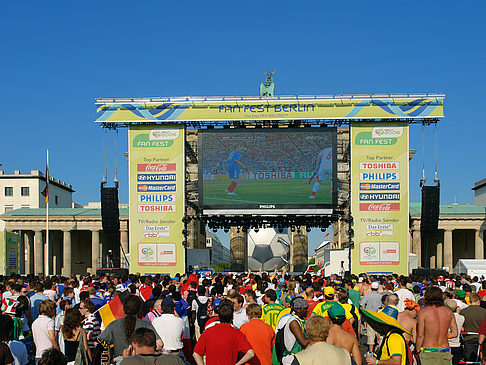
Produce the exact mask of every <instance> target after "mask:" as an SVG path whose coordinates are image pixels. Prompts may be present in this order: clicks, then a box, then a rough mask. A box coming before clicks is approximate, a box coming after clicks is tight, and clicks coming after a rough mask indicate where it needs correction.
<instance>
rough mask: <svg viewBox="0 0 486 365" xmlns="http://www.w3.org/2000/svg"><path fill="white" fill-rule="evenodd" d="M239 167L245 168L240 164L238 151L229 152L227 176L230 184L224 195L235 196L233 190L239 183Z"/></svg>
mask: <svg viewBox="0 0 486 365" xmlns="http://www.w3.org/2000/svg"><path fill="white" fill-rule="evenodd" d="M240 167H241V168H245V166H244V165H243V164H242V163H241V162H240V155H239V153H238V151H233V152H231V153H230V155H229V158H228V176H229V178H230V180H231V184H230V185H229V186H228V188H227V189H226V193H227V194H228V195H236V193H235V189H236V186H237V185H238V183H239V182H240Z"/></svg>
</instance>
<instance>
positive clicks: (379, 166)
mask: <svg viewBox="0 0 486 365" xmlns="http://www.w3.org/2000/svg"><path fill="white" fill-rule="evenodd" d="M359 169H360V170H399V169H400V163H399V162H360V163H359Z"/></svg>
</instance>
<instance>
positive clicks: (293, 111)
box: [96, 94, 444, 123]
mask: <svg viewBox="0 0 486 365" xmlns="http://www.w3.org/2000/svg"><path fill="white" fill-rule="evenodd" d="M180 99H181V98H179V99H178V100H180ZM172 100H173V99H171V98H167V99H160V101H152V100H151V99H149V100H143V99H140V101H138V102H136V101H133V100H130V101H122V100H120V101H117V100H114V101H113V100H111V101H108V100H103V99H100V100H98V101H97V105H98V109H97V112H98V117H97V120H96V121H97V122H103V123H107V122H112V123H117V122H120V123H124V122H137V121H140V122H141V121H145V122H170V121H231V120H289V119H290V120H301V119H351V120H352V119H376V118H386V119H390V118H392V119H417V118H439V117H443V116H444V112H443V103H444V95H442V94H434V95H432V96H431V95H429V94H423V95H417V97H408V96H406V97H405V96H372V95H370V96H369V97H354V96H347V97H344V96H334V97H324V96H315V97H295V98H290V97H282V98H279V97H275V98H258V97H254V98H251V97H224V98H218V99H217V100H213V99H209V98H197V97H188V98H184V101H172Z"/></svg>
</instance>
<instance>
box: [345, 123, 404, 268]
mask: <svg viewBox="0 0 486 365" xmlns="http://www.w3.org/2000/svg"><path fill="white" fill-rule="evenodd" d="M351 158H352V160H351V202H352V203H351V214H352V216H353V218H354V226H353V229H354V237H353V241H354V249H353V251H352V272H353V273H361V272H376V273H384V272H387V273H389V272H394V273H398V274H403V275H408V236H409V234H408V124H407V123H403V122H396V123H363V122H353V123H351Z"/></svg>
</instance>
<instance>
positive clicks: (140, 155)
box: [128, 125, 185, 275]
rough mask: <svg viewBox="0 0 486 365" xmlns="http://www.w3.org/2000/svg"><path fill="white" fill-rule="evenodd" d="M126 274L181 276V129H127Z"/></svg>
mask: <svg viewBox="0 0 486 365" xmlns="http://www.w3.org/2000/svg"><path fill="white" fill-rule="evenodd" d="M128 139H129V146H130V149H129V160H130V163H129V164H130V167H129V171H130V172H129V174H130V177H129V181H130V188H129V190H130V217H129V218H130V221H129V222H130V227H129V231H130V272H140V273H144V274H155V273H169V274H171V275H175V274H176V273H178V272H179V273H182V272H184V262H185V259H184V247H183V245H182V241H183V240H184V236H183V234H182V230H183V228H184V224H183V223H182V218H183V216H184V210H185V207H184V180H185V175H184V174H185V167H184V126H183V125H164V126H163V127H161V126H156V125H132V126H130V127H129V137H128Z"/></svg>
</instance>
